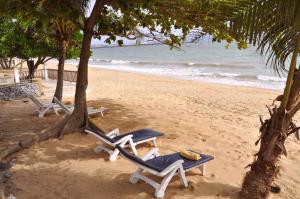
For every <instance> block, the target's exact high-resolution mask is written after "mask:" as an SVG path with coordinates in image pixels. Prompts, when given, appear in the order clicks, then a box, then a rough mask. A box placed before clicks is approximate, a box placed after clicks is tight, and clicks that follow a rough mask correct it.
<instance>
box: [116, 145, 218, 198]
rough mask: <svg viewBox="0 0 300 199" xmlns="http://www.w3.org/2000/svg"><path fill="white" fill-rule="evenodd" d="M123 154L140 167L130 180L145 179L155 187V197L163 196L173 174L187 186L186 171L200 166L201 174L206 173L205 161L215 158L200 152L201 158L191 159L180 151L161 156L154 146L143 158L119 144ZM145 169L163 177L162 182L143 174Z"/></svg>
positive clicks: (134, 181)
mask: <svg viewBox="0 0 300 199" xmlns="http://www.w3.org/2000/svg"><path fill="white" fill-rule="evenodd" d="M117 149H118V150H119V151H120V153H121V155H122V156H123V157H124V158H125V159H127V160H129V161H130V162H132V163H133V164H135V165H136V166H137V167H138V169H137V170H136V172H134V173H133V174H132V175H131V176H130V178H129V181H130V182H131V183H132V184H135V183H137V182H138V181H139V180H143V181H145V182H146V183H147V184H150V185H151V186H152V187H154V189H155V197H157V198H163V197H164V194H165V190H166V188H167V186H168V185H169V183H170V181H171V180H172V178H173V176H175V175H179V177H180V181H181V183H182V184H183V185H184V186H185V187H187V186H188V182H187V179H186V176H185V172H186V171H189V170H191V169H194V168H199V169H200V171H201V174H202V175H204V173H205V163H206V162H208V161H210V160H213V159H214V157H213V156H210V155H204V154H200V153H199V154H200V156H201V159H200V160H189V159H186V158H184V157H182V156H181V155H180V154H179V153H173V154H169V155H164V156H159V153H158V148H154V149H152V150H151V151H149V152H148V153H147V154H145V155H144V156H143V157H142V158H139V157H137V156H135V155H134V154H131V153H129V152H128V151H126V150H125V149H124V148H122V147H120V146H119V145H118V146H117ZM143 171H146V172H149V173H151V174H153V175H156V176H159V177H162V178H163V179H162V181H161V183H157V182H155V181H154V180H152V179H150V178H149V177H147V176H145V175H143V174H142V173H143Z"/></svg>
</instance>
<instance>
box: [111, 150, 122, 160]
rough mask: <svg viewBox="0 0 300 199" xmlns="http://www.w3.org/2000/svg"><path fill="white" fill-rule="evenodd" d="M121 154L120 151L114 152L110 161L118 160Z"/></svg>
mask: <svg viewBox="0 0 300 199" xmlns="http://www.w3.org/2000/svg"><path fill="white" fill-rule="evenodd" d="M119 152H120V151H119V150H118V149H115V150H114V152H113V153H111V154H110V156H109V160H110V161H112V162H113V161H116V160H117V158H118V155H119Z"/></svg>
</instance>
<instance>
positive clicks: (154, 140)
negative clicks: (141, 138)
mask: <svg viewBox="0 0 300 199" xmlns="http://www.w3.org/2000/svg"><path fill="white" fill-rule="evenodd" d="M153 144H154V147H156V145H157V144H156V138H155V139H153Z"/></svg>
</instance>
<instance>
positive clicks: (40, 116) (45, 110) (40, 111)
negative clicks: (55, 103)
mask: <svg viewBox="0 0 300 199" xmlns="http://www.w3.org/2000/svg"><path fill="white" fill-rule="evenodd" d="M49 109H50V107H47V108H45V109H42V110H39V118H42V117H44V115H45V114H46V113H47V112H48V111H49Z"/></svg>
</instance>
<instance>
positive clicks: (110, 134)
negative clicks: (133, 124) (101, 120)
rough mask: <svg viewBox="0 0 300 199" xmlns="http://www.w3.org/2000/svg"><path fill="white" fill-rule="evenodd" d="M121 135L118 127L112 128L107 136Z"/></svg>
mask: <svg viewBox="0 0 300 199" xmlns="http://www.w3.org/2000/svg"><path fill="white" fill-rule="evenodd" d="M118 135H120V130H119V129H118V128H116V129H114V130H112V131H111V132H109V133H107V134H106V136H107V137H110V138H114V137H116V136H118Z"/></svg>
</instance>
